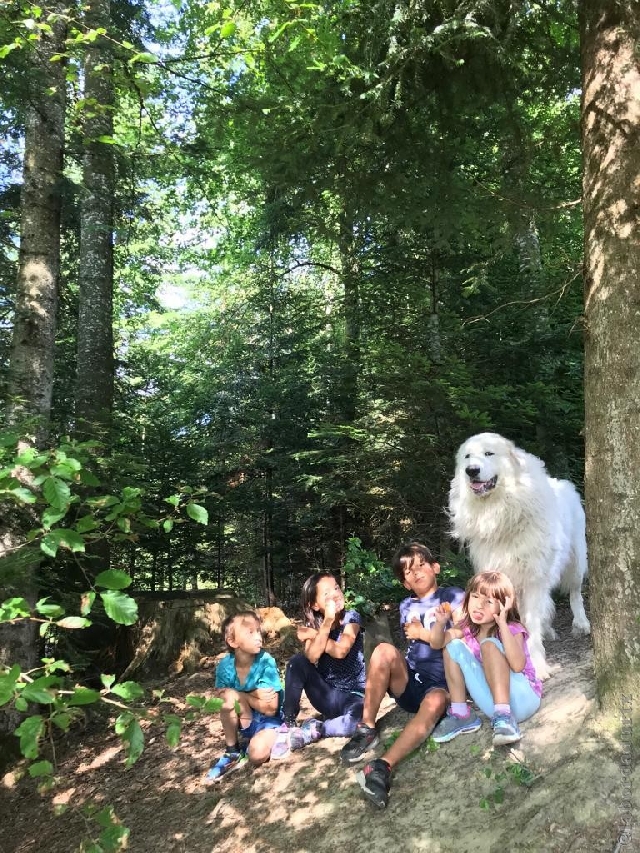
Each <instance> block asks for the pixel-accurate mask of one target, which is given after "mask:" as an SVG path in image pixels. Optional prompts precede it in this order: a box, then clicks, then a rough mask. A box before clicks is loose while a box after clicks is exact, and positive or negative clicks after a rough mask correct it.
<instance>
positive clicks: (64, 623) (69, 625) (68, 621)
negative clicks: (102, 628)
mask: <svg viewBox="0 0 640 853" xmlns="http://www.w3.org/2000/svg"><path fill="white" fill-rule="evenodd" d="M56 625H57V626H58V628H66V629H67V630H69V631H75V630H77V629H78V628H88V627H89V626H90V625H91V620H90V619H84V618H83V617H82V616H65V617H64V619H60V620H59V621H58V622H56Z"/></svg>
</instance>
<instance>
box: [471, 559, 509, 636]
mask: <svg viewBox="0 0 640 853" xmlns="http://www.w3.org/2000/svg"><path fill="white" fill-rule="evenodd" d="M474 592H477V593H479V594H480V595H486V596H487V597H488V598H495V599H496V601H499V602H500V603H501V604H504V603H505V602H506V600H507V598H510V599H511V607H510V608H509V609H508V610H507V622H517V623H518V624H520V625H522V619H521V618H520V611H519V610H518V599H517V597H516V591H515V589H514V588H513V584H512V583H511V580H510V579H509V578H508V577H507V576H506V575H505V574H504V572H480V573H479V574H477V575H474V576H473V577H472V578H471V580H470V581H469V583H468V584H467V588H466V590H465V593H464V601H463V602H462V609H463V611H464V618H463V620H462V627H464V628H468V629H469V631H470V632H471V634H472V635H473V636H474V637H475V636H477V634H478V632H479V631H480V625H476V624H475V623H474V622H472V621H471V619H470V618H469V599H470V598H471V594H472V593H474ZM497 633H498V623H497V622H496V623H495V624H494V625H492V626H491V628H490V629H489V636H490V637H493V636H495V634H497Z"/></svg>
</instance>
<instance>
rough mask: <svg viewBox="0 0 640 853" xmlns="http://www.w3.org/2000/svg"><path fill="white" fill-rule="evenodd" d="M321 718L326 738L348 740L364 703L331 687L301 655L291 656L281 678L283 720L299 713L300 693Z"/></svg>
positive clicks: (358, 697)
mask: <svg viewBox="0 0 640 853" xmlns="http://www.w3.org/2000/svg"><path fill="white" fill-rule="evenodd" d="M303 690H304V692H305V693H306V694H307V699H308V700H309V702H311V704H312V705H313V707H314V708H315V709H316V710H317V711H318V712H319V713H320V714H322V715H323V716H324V718H325V721H324V736H325V737H351V736H352V735H353V733H354V732H355V730H356V725H357V723H358V722H359V721H360V720H361V719H362V709H363V707H364V700H363V697H362V695H361V694H360V693H350V692H347V691H345V690H339V689H338V688H337V687H332V686H331V685H330V684H327V682H326V681H325V680H324V678H323V677H322V676H321V675H320V673H319V672H318V670H317V669H316V668H315V666H314V665H313V664H312V663H311V662H310V661H309V660H307V658H306V657H305V656H304V655H303V654H297V655H294V656H293V657H292V658H291V660H290V661H289V663H288V664H287V669H286V672H285V677H284V707H283V716H284V719H285V720H286V721H287V722H289V721H291V720H295V718H296V717H297V716H298V712H299V711H300V697H301V696H302V691H303Z"/></svg>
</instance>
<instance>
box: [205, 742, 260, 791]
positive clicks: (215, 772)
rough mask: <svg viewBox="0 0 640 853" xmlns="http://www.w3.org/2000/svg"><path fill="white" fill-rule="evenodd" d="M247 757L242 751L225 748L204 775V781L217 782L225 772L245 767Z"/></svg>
mask: <svg viewBox="0 0 640 853" xmlns="http://www.w3.org/2000/svg"><path fill="white" fill-rule="evenodd" d="M248 760H249V759H248V758H247V756H246V754H245V753H244V752H241V751H240V750H237V749H227V750H225V752H224V753H223V754H222V755H221V756H220V758H219V759H218V760H217V761H216V763H215V764H214V765H213V767H212V768H211V770H209V772H208V773H207V775H206V777H205V782H208V783H212V782H219V781H220V780H221V779H222V777H223V776H226V775H227V773H232V772H233V771H234V770H240V768H242V767H245V766H246V764H247V762H248Z"/></svg>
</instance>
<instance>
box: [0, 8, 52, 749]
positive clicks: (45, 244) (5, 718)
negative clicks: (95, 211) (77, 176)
mask: <svg viewBox="0 0 640 853" xmlns="http://www.w3.org/2000/svg"><path fill="white" fill-rule="evenodd" d="M50 11H52V12H57V13H59V14H61V15H62V14H63V13H64V12H65V11H66V6H65V4H64V3H58V4H54V5H53V8H51V9H50ZM65 31H66V24H65V22H64V20H63V19H62V18H60V19H59V20H57V21H54V22H53V23H52V25H51V32H50V33H42V34H41V35H40V38H39V40H38V41H37V42H36V43H35V44H34V46H33V47H32V52H31V54H30V62H31V65H30V69H29V81H28V92H29V94H28V103H27V109H26V122H25V137H24V165H23V184H22V192H21V196H20V256H19V262H18V285H17V292H16V303H15V319H14V328H13V340H12V345H11V358H10V364H9V380H8V384H9V401H8V404H7V417H8V420H9V422H13V423H21V422H23V421H28V422H29V423H28V427H27V428H28V432H29V435H27V436H25V439H26V440H27V441H32V442H33V443H34V444H36V445H39V446H43V445H44V444H45V443H46V441H47V438H48V433H49V421H50V413H51V397H52V390H53V367H54V348H55V335H56V311H57V304H58V286H59V282H58V278H59V274H60V207H61V195H60V189H61V184H62V164H63V153H64V116H65V107H66V97H65V69H64V65H63V63H62V62H51V57H52V56H53V55H54V54H57V53H62V52H63V51H64V38H65ZM23 521H24V519H21V518H20V517H19V516H18V514H15V515H14V516H13V517H9V518H4V519H3V520H2V522H0V556H2V555H3V554H4V553H6V552H7V551H10V550H13V549H15V548H18V547H19V546H20V544H21V543H22V542H23V541H24V530H23V529H22V528H23V523H22V522H23ZM38 563H39V561H38V560H37V559H36V558H30V556H28V555H27V556H25V560H24V563H23V565H22V567H21V568H22V575H21V577H20V581H19V586H20V588H19V590H18V589H0V600H2V599H4V598H5V597H6V596H7V595H17V594H19V595H20V596H22V597H24V598H26V599H27V600H29V601H30V602H31V604H33V603H34V602H35V598H36V588H35V579H34V578H35V572H36V570H37V566H38ZM37 627H38V626H37V624H36V623H35V622H30V621H24V622H20V623H18V624H17V625H3V626H1V627H0V664H2V663H9V664H16V663H17V664H19V665H20V666H21V668H22V669H23V671H24V670H30V669H32V668H33V667H35V666H37V665H38V662H39V654H38V631H37ZM18 719H19V715H17V714H11V713H8V712H7V713H4V714H2V715H0V734H3V733H6V732H10V731H12V729H13V728H14V727H15V725H16V724H17V722H18Z"/></svg>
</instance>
